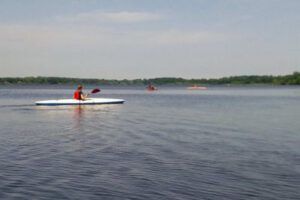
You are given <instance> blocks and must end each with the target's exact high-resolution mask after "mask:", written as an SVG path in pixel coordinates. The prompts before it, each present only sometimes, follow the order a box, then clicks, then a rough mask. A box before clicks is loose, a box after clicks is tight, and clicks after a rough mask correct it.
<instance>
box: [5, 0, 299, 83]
mask: <svg viewBox="0 0 300 200" xmlns="http://www.w3.org/2000/svg"><path fill="white" fill-rule="evenodd" d="M299 10H300V1H299V0H0V70H1V72H0V77H25V76H59V77H78V78H100V79H102V78H105V79H135V78H155V77H182V78H218V77H224V76H234V75H281V74H290V73H293V72H294V71H300V12H299Z"/></svg>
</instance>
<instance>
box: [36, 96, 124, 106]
mask: <svg viewBox="0 0 300 200" xmlns="http://www.w3.org/2000/svg"><path fill="white" fill-rule="evenodd" d="M124 102H125V100H124V99H109V98H87V99H85V100H77V99H58V100H46V101H36V102H35V105H37V106H60V105H97V104H121V103H124Z"/></svg>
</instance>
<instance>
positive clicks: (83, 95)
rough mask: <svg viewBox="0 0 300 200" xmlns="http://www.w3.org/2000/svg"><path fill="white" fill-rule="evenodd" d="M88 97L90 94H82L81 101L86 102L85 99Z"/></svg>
mask: <svg viewBox="0 0 300 200" xmlns="http://www.w3.org/2000/svg"><path fill="white" fill-rule="evenodd" d="M88 95H89V94H83V93H82V94H81V99H82V100H85V99H86V98H87V97H88Z"/></svg>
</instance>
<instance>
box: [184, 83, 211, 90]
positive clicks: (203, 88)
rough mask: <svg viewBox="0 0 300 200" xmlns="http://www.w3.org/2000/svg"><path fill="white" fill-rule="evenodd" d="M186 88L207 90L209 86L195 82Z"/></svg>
mask: <svg viewBox="0 0 300 200" xmlns="http://www.w3.org/2000/svg"><path fill="white" fill-rule="evenodd" d="M186 89H188V90H206V89H207V87H204V86H199V85H197V84H194V85H193V86H190V87H187V88H186Z"/></svg>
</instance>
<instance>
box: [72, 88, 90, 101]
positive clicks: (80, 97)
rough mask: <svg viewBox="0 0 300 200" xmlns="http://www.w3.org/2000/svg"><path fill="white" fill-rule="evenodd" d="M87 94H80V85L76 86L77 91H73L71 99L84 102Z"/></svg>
mask: <svg viewBox="0 0 300 200" xmlns="http://www.w3.org/2000/svg"><path fill="white" fill-rule="evenodd" d="M87 96H88V95H87V94H84V93H83V92H82V85H78V86H77V89H76V90H75V91H74V94H73V98H74V99H77V100H85V98H87Z"/></svg>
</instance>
